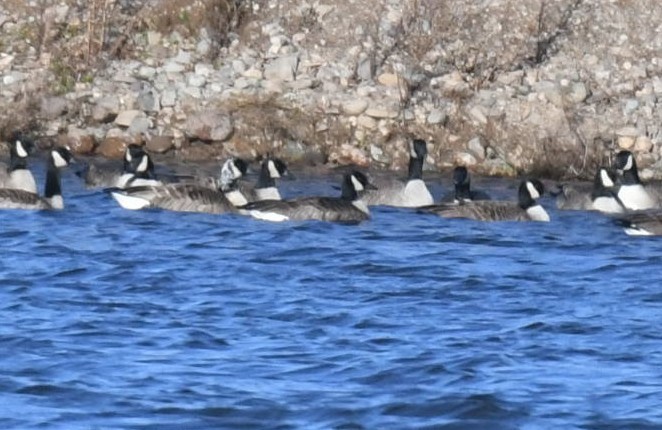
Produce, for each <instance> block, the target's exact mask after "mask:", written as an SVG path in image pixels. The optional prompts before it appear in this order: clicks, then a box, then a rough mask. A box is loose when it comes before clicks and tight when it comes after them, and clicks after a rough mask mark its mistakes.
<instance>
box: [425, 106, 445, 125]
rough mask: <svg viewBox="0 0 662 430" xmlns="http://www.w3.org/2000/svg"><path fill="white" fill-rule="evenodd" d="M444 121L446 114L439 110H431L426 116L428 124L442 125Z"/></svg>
mask: <svg viewBox="0 0 662 430" xmlns="http://www.w3.org/2000/svg"><path fill="white" fill-rule="evenodd" d="M445 121H446V113H445V112H444V111H442V110H441V109H436V108H435V109H432V110H431V111H430V114H429V115H428V117H427V119H426V122H427V123H428V124H442V123H444V122H445Z"/></svg>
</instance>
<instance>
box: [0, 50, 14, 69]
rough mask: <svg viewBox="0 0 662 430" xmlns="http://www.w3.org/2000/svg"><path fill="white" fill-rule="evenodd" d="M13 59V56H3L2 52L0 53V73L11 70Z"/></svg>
mask: <svg viewBox="0 0 662 430" xmlns="http://www.w3.org/2000/svg"><path fill="white" fill-rule="evenodd" d="M14 58H15V57H14V56H13V55H9V54H5V53H4V52H2V53H0V71H2V70H8V69H11V65H12V63H13V62H14Z"/></svg>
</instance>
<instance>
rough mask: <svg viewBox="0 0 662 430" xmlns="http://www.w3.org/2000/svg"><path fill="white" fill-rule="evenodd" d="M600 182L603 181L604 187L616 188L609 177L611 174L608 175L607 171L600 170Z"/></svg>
mask: <svg viewBox="0 0 662 430" xmlns="http://www.w3.org/2000/svg"><path fill="white" fill-rule="evenodd" d="M600 180H601V181H602V185H604V186H605V187H606V188H611V187H613V186H614V181H612V180H611V178H610V177H609V173H607V171H606V170H604V169H603V170H600Z"/></svg>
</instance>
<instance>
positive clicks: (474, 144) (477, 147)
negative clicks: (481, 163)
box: [467, 137, 485, 160]
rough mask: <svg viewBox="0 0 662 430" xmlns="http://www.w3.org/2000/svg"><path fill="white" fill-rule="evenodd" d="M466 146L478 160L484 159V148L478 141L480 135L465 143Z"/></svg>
mask: <svg viewBox="0 0 662 430" xmlns="http://www.w3.org/2000/svg"><path fill="white" fill-rule="evenodd" d="M467 148H468V149H469V151H471V153H472V154H474V155H475V156H476V158H478V159H479V160H484V159H485V148H484V147H483V144H482V143H481V141H480V137H474V138H473V139H471V140H470V141H469V143H467Z"/></svg>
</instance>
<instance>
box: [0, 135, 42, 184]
mask: <svg viewBox="0 0 662 430" xmlns="http://www.w3.org/2000/svg"><path fill="white" fill-rule="evenodd" d="M33 148H34V144H33V143H32V142H31V141H29V140H25V139H22V138H21V136H19V135H18V134H15V135H14V136H13V137H12V141H11V145H10V150H9V166H8V167H7V169H6V170H5V169H3V170H2V176H0V188H11V189H15V190H23V191H27V192H29V193H37V183H36V181H35V180H34V176H33V175H32V172H31V171H30V170H29V169H28V161H27V159H28V156H29V155H30V153H31V152H32V150H33Z"/></svg>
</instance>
